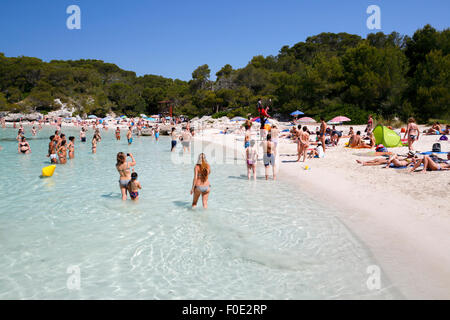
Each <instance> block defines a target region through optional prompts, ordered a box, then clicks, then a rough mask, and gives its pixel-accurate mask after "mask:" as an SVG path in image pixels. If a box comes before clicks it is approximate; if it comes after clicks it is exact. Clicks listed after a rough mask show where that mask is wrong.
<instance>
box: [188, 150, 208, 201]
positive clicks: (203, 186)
mask: <svg viewBox="0 0 450 320" xmlns="http://www.w3.org/2000/svg"><path fill="white" fill-rule="evenodd" d="M210 173H211V167H210V166H209V164H208V162H207V161H206V156H205V154H204V153H200V154H199V156H198V161H197V164H196V165H195V168H194V179H193V181H192V188H191V194H194V196H193V199H192V208H195V207H197V202H198V199H199V198H200V196H202V202H203V208H205V209H207V208H208V196H209V192H210V191H211V184H210V183H209V175H210Z"/></svg>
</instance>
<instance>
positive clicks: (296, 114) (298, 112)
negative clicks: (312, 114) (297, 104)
mask: <svg viewBox="0 0 450 320" xmlns="http://www.w3.org/2000/svg"><path fill="white" fill-rule="evenodd" d="M302 114H304V113H303V112H301V111H300V110H296V111H294V112H292V113H291V116H299V115H302Z"/></svg>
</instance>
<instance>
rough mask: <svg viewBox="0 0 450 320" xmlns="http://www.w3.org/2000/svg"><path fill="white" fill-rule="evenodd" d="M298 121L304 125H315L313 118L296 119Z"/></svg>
mask: <svg viewBox="0 0 450 320" xmlns="http://www.w3.org/2000/svg"><path fill="white" fill-rule="evenodd" d="M298 121H300V122H305V123H316V120H314V119H313V118H310V117H303V118H300V119H298Z"/></svg>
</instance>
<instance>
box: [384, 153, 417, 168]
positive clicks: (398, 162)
mask: <svg viewBox="0 0 450 320" xmlns="http://www.w3.org/2000/svg"><path fill="white" fill-rule="evenodd" d="M416 157H417V156H416V153H415V152H414V151H409V152H408V155H407V156H406V157H401V156H398V155H393V156H390V157H389V159H388V161H387V163H386V166H385V167H384V168H389V167H390V166H391V163H392V164H393V165H394V167H396V168H401V167H407V166H409V165H410V164H412V163H414V159H416Z"/></svg>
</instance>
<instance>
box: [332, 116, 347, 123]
mask: <svg viewBox="0 0 450 320" xmlns="http://www.w3.org/2000/svg"><path fill="white" fill-rule="evenodd" d="M347 121H352V120H351V119H349V118H347V117H344V116H339V117H335V118H333V119H331V120H330V122H347Z"/></svg>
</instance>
